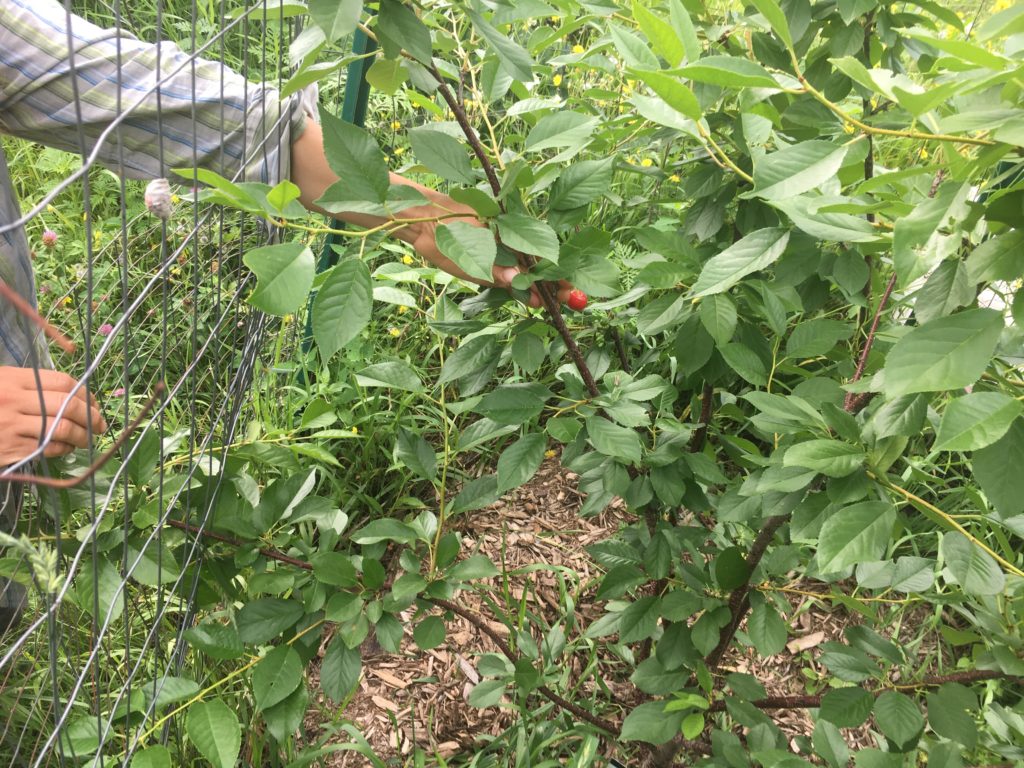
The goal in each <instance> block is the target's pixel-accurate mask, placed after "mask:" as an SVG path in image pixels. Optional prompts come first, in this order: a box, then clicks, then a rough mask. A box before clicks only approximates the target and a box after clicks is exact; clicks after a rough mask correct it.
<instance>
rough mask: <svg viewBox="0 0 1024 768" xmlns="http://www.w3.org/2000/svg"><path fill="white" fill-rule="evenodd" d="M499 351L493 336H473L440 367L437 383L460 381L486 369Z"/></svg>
mask: <svg viewBox="0 0 1024 768" xmlns="http://www.w3.org/2000/svg"><path fill="white" fill-rule="evenodd" d="M498 354H500V350H499V349H498V342H497V341H496V340H495V338H494V336H475V337H473V338H472V339H469V340H468V341H467V342H466V343H465V344H463V345H462V346H460V347H459V348H458V349H456V350H455V351H454V352H453V353H452V354H451V355H449V356H448V359H447V360H445V361H444V365H443V366H441V375H440V376H439V377H438V383H439V384H444V383H445V382H448V381H454V380H455V379H461V378H462V377H463V376H467V375H469V374H471V373H474V372H476V371H479V370H482V369H485V368H487V367H488V366H489V365H490V364H491V363H492V362H493V361H494V360H496V359H497V356H498Z"/></svg>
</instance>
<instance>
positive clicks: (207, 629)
mask: <svg viewBox="0 0 1024 768" xmlns="http://www.w3.org/2000/svg"><path fill="white" fill-rule="evenodd" d="M183 637H184V639H185V641H186V642H187V643H189V644H190V645H192V646H193V647H195V648H198V649H199V650H201V651H202V652H203V653H205V654H206V655H207V656H210V657H211V658H214V659H219V660H221V661H227V660H230V659H237V658H239V657H240V656H241V655H242V653H243V651H244V649H243V648H242V640H241V638H240V637H239V636H238V630H237V629H235V625H234V624H219V623H217V622H215V621H206V622H203V623H202V624H197V625H196V626H194V627H192V628H191V629H189V630H187V631H186V632H185V634H184V635H183Z"/></svg>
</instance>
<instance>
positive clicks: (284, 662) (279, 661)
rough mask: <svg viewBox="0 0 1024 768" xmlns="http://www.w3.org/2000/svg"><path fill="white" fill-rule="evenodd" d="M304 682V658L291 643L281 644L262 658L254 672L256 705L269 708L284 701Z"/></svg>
mask: <svg viewBox="0 0 1024 768" xmlns="http://www.w3.org/2000/svg"><path fill="white" fill-rule="evenodd" d="M301 683H302V660H301V659H300V658H299V654H298V652H297V651H296V650H295V649H294V648H292V647H291V646H290V645H279V646H278V647H277V648H274V649H273V650H272V651H270V652H269V653H268V654H267V655H266V656H264V657H263V658H262V659H260V661H259V663H258V664H257V665H256V668H255V669H254V670H253V673H252V695H253V696H254V697H255V699H256V706H257V707H259V708H260V709H267V708H269V707H272V706H274V705H275V704H277V703H278V702H281V701H284V700H285V699H286V698H287V697H288V696H290V695H291V693H292V692H293V691H294V690H295V689H296V688H298V687H299V685H301Z"/></svg>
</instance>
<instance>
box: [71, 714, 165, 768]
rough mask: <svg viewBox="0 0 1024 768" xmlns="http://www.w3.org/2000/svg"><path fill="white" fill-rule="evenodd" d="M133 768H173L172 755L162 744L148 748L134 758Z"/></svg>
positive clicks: (137, 753)
mask: <svg viewBox="0 0 1024 768" xmlns="http://www.w3.org/2000/svg"><path fill="white" fill-rule="evenodd" d="M90 719H92V718H90ZM132 768H171V753H170V751H169V750H168V749H167V747H165V746H163V745H162V744H155V745H153V746H152V747H146V748H145V749H143V750H140V751H139V752H136V753H135V754H134V755H133V756H132Z"/></svg>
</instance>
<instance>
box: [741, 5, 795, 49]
mask: <svg viewBox="0 0 1024 768" xmlns="http://www.w3.org/2000/svg"><path fill="white" fill-rule="evenodd" d="M750 4H751V5H752V6H754V7H755V8H757V10H758V11H760V13H761V15H762V16H764V17H765V18H766V19H767V20H768V23H769V24H770V25H771V27H772V30H774V32H775V34H776V35H778V36H779V39H780V40H782V42H784V43H785V44H786V47H787V48H790V49H791V48H792V47H793V36H792V34H791V33H790V31H789V22H787V21H786V14H785V13H783V12H782V9H781V8H779V4H778V3H776V2H775V0H750Z"/></svg>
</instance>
